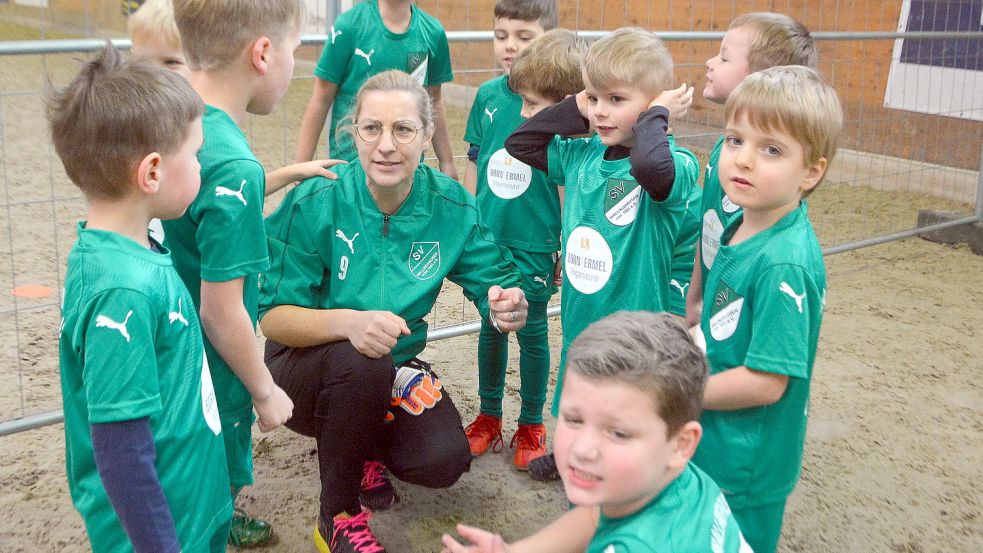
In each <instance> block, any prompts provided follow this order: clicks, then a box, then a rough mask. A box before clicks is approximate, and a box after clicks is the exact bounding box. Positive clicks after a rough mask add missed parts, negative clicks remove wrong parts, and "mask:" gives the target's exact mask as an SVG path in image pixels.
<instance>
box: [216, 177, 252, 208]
mask: <svg viewBox="0 0 983 553" xmlns="http://www.w3.org/2000/svg"><path fill="white" fill-rule="evenodd" d="M245 187H246V179H242V182H240V183H239V190H232V189H231V188H226V187H224V186H216V187H215V195H216V196H235V197H236V198H239V201H240V202H242V205H249V204H247V203H246V198H244V197H242V189H243V188H245Z"/></svg>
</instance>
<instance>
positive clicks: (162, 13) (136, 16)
mask: <svg viewBox="0 0 983 553" xmlns="http://www.w3.org/2000/svg"><path fill="white" fill-rule="evenodd" d="M126 31H127V33H129V35H130V39H131V40H133V39H134V37H140V38H142V37H147V36H154V35H160V36H161V37H162V38H163V39H164V40H165V41H167V44H168V45H169V46H173V47H174V48H176V49H178V50H180V49H181V33H179V32H178V30H177V23H175V22H174V6H173V4H171V0H147V1H146V2H144V3H143V5H142V6H140V8H139V9H138V10H137V11H135V12H133V13H132V14H131V15H130V17H129V18H127V20H126Z"/></svg>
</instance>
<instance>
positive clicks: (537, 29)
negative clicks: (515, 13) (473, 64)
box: [493, 17, 545, 75]
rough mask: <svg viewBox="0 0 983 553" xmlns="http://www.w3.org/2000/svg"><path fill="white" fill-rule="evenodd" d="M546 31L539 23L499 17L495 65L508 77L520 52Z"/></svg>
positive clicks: (497, 19)
mask: <svg viewBox="0 0 983 553" xmlns="http://www.w3.org/2000/svg"><path fill="white" fill-rule="evenodd" d="M544 32H545V31H543V26H542V25H540V24H539V21H524V20H522V19H509V18H507V17H499V18H496V19H495V30H494V33H495V41H494V43H493V50H494V52H495V63H497V64H498V65H499V67H501V68H502V69H504V70H505V74H506V75H508V74H509V72H510V71H511V70H512V62H513V61H515V57H516V56H518V55H519V52H521V51H523V50H525V49H526V48H527V47H528V46H529V45H530V44H532V41H534V40H536V39H537V38H539V36H540V35H542V34H543V33H544Z"/></svg>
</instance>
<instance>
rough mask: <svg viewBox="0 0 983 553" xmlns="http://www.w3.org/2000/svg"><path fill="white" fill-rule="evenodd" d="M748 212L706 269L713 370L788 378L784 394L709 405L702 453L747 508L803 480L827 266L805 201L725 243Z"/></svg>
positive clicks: (730, 496)
mask: <svg viewBox="0 0 983 553" xmlns="http://www.w3.org/2000/svg"><path fill="white" fill-rule="evenodd" d="M741 221H742V218H741V217H739V218H738V219H736V220H735V221H734V222H733V223H731V225H730V226H729V227H727V229H726V231H725V232H724V234H723V244H724V245H722V246H720V250H719V251H718V252H717V259H716V261H715V262H714V265H713V268H712V269H711V270H710V272H709V274H707V275H704V279H705V282H706V290H707V291H709V293H708V294H707V295H706V297H705V298H704V305H703V318H702V321H701V322H700V329H701V331H702V332H703V334H704V336H705V337H706V341H707V361H708V364H709V365H710V374H711V375H713V374H717V373H719V372H722V371H725V370H727V369H731V368H734V367H739V366H746V367H749V368H751V369H754V370H758V371H765V372H769V373H776V374H783V375H787V376H788V377H789V379H788V388H787V389H786V390H785V394H784V395H783V396H782V397H781V399H779V400H778V402H777V403H774V404H772V405H767V406H763V407H755V408H750V409H741V410H737V411H709V410H707V411H704V412H703V417H702V418H701V419H700V422H701V423H702V425H703V439H702V441H701V442H700V446H699V448H698V449H697V451H696V455H695V456H694V458H693V461H694V462H695V463H696V464H698V465H699V466H700V468H702V469H703V470H704V471H706V472H707V474H709V475H710V476H711V477H713V479H714V480H715V481H716V482H717V483H718V484H720V487H721V489H722V490H723V491H724V494H725V495H726V496H727V501H728V502H729V503H730V504H731V506H732V507H734V508H738V509H740V508H745V507H751V506H756V505H764V504H768V503H772V502H775V501H780V500H782V499H784V498H785V497H786V496H788V494H789V493H791V492H792V488H794V487H795V482H796V481H797V480H798V477H799V469H800V467H801V465H802V445H803V443H804V442H805V432H806V419H807V415H808V410H809V381H810V379H811V378H812V367H813V363H814V362H815V359H816V345H817V343H818V341H819V325H820V323H821V322H822V316H823V309H824V306H825V304H826V268H825V266H824V265H823V256H822V251H821V249H820V247H819V241H818V240H817V239H816V234H815V232H814V231H813V229H812V225H811V224H810V223H809V218H808V216H807V214H806V208H805V205H804V204H801V205H800V206H799V208H798V209H796V210H794V211H792V212H791V213H789V214H788V215H786V216H785V217H783V218H782V219H781V220H780V221H778V222H777V223H775V224H774V225H773V226H772V227H771V228H769V229H767V230H764V231H762V232H760V233H758V234H756V235H754V236H752V237H751V238H749V239H747V240H745V241H743V242H741V243H740V244H736V245H733V246H730V245H726V244H727V241H728V240H729V239H730V237H731V236H732V235H733V233H734V231H735V230H737V228H738V227H739V226H740V223H741Z"/></svg>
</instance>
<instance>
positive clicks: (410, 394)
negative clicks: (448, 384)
mask: <svg viewBox="0 0 983 553" xmlns="http://www.w3.org/2000/svg"><path fill="white" fill-rule="evenodd" d="M442 389H443V386H442V385H441V383H440V379H438V378H437V377H436V376H434V375H433V374H432V373H429V372H426V371H422V370H419V369H414V368H411V367H406V366H403V367H400V368H399V369H397V372H396V384H395V385H394V386H393V397H392V406H393V407H396V406H399V407H401V408H402V409H403V410H404V411H406V412H407V413H409V414H411V415H417V416H418V415H421V414H422V413H423V412H424V411H425V410H427V409H432V408H433V406H434V405H437V402H438V401H440V398H442V397H444V394H443V393H442V392H441V390H442ZM387 418H388V417H387Z"/></svg>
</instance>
